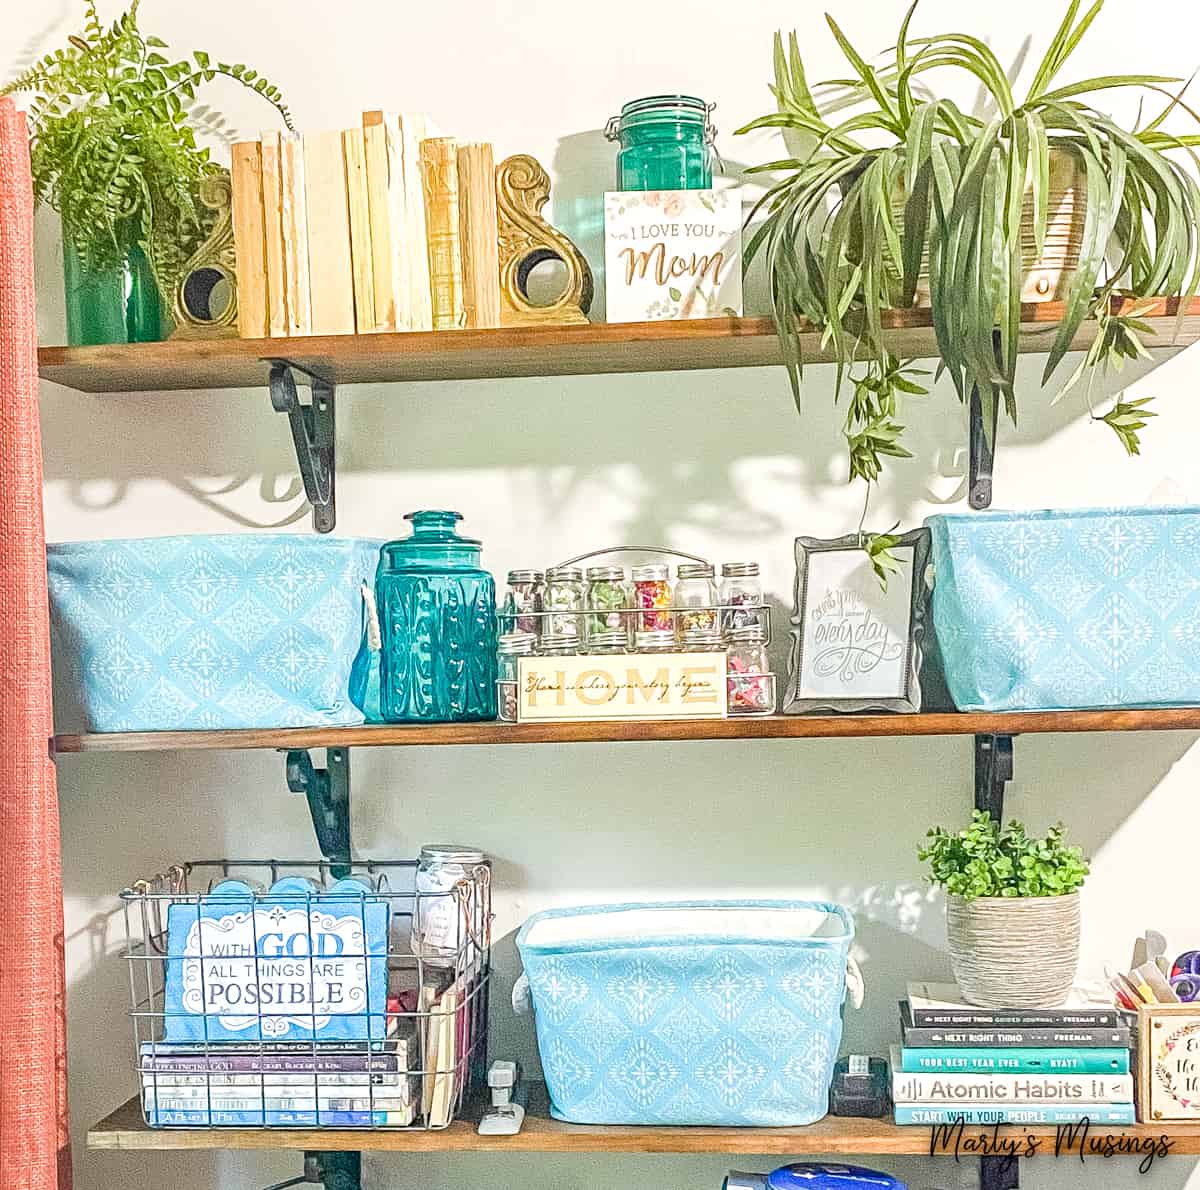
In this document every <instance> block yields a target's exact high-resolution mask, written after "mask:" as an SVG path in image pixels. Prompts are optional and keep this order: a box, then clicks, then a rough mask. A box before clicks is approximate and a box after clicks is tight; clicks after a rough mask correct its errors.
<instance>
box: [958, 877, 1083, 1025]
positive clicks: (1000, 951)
mask: <svg viewBox="0 0 1200 1190" xmlns="http://www.w3.org/2000/svg"><path fill="white" fill-rule="evenodd" d="M946 934H947V937H948V939H949V943H950V965H951V966H952V967H953V969H954V978H955V980H957V982H958V987H959V990H960V991H961V992H962V995H963V998H964V999H965V1000H966V1001H967V1002H968V1003H969V1004H978V1005H980V1006H981V1007H984V1008H1051V1007H1053V1006H1055V1005H1058V1004H1061V1003H1062V1002H1063V1001H1064V1000H1065V999H1066V998H1067V993H1068V992H1069V991H1070V990H1071V985H1072V984H1073V983H1074V982H1075V972H1076V969H1077V967H1078V966H1079V894H1078V893H1077V892H1076V893H1068V894H1067V895H1066V896H1064V897H977V898H976V899H975V900H973V901H965V900H963V899H962V897H953V896H952V897H949V898H948V899H947V901H946Z"/></svg>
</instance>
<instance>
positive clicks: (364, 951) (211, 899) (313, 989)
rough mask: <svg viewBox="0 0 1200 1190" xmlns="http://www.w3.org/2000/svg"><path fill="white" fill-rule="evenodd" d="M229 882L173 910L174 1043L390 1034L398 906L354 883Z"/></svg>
mask: <svg viewBox="0 0 1200 1190" xmlns="http://www.w3.org/2000/svg"><path fill="white" fill-rule="evenodd" d="M296 885H305V886H307V882H306V881H299V880H297V879H296V878H294V877H289V878H288V879H286V880H281V881H278V882H277V883H276V884H275V885H273V886H272V888H271V890H270V892H269V893H267V894H265V895H259V896H255V895H254V893H253V892H252V890H251V889H250V887H249V886H248V885H246V884H244V883H242V882H240V881H233V880H227V881H224V882H223V883H222V884H220V885H218V886H217V887H216V888H215V889H214V890H213V891H212V893H210V894H208V895H207V896H204V897H201V898H200V899H199V901H196V902H189V903H177V904H173V905H171V906H170V907H169V909H168V911H167V979H166V989H165V1015H166V1033H165V1038H164V1040H166V1041H168V1042H190V1041H264V1042H272V1041H307V1040H316V1041H366V1040H381V1039H382V1038H383V1037H384V1035H385V1032H386V1017H385V1012H386V1007H387V953H388V916H389V907H388V904H387V902H386V900H385V899H381V898H379V897H376V896H372V895H371V894H370V893H368V892H366V891H365V890H364V888H363V886H362V885H361V884H360V883H358V882H356V881H351V880H346V881H339V882H338V883H337V884H335V885H333V886H332V888H331V889H330V890H328V891H327V892H317V891H314V890H312V887H311V886H307V887H306V888H305V889H303V890H302V889H300V888H298V887H294V886H296Z"/></svg>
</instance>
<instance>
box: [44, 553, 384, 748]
mask: <svg viewBox="0 0 1200 1190" xmlns="http://www.w3.org/2000/svg"><path fill="white" fill-rule="evenodd" d="M379 546H380V543H379V542H377V541H366V540H352V539H337V538H334V539H330V538H327V537H308V536H300V535H298V534H229V535H224V536H207V537H150V538H142V539H134V540H127V541H94V542H71V543H67V544H63V545H51V546H49V547H48V548H47V561H48V566H49V575H50V613H51V624H52V627H53V629H54V654H53V657H54V663H55V669H56V677H57V678H58V684H59V693H60V696H61V698H62V700H63V705H62V706H60V708H59V709H60V713H62V714H63V715H64V716H66V717H73V716H72V715H71V712H72V711H75V712H76V713H77V715H78V717H79V718H81V719H82V721H83V723H82V725H83V727H84V728H85V729H86V730H88V731H97V732H105V731H217V730H233V729H238V728H272V727H321V726H331V727H332V726H344V725H348V724H354V723H361V722H362V713H361V712H360V711H359V710H358V708H357V707H355V706H354V704H353V703H352V702H351V701H350V697H349V692H348V682H349V676H350V666H351V663H352V662H353V660H354V654H355V650H356V649H357V647H358V642H359V636H360V634H361V631H362V596H361V594H360V591H359V588H360V586H361V584H362V583H363V582H364V581H365V582H373V581H374V576H375V566H376V563H377V561H378V557H379ZM67 704H74V706H69V705H67Z"/></svg>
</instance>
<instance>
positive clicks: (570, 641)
mask: <svg viewBox="0 0 1200 1190" xmlns="http://www.w3.org/2000/svg"><path fill="white" fill-rule="evenodd" d="M578 652H579V637H578V635H577V634H576V633H574V632H543V633H542V639H541V640H540V641H539V642H538V648H537V655H538V656H539V657H574V656H575V655H576V654H577V653H578Z"/></svg>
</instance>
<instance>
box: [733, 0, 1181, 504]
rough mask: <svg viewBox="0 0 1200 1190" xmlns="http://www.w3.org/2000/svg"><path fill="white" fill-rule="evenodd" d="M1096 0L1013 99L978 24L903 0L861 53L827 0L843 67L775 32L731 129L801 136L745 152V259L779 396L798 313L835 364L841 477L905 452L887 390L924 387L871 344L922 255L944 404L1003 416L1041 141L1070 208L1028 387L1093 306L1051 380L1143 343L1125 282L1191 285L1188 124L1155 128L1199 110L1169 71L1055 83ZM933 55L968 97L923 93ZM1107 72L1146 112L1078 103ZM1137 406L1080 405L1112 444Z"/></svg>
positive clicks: (1131, 428)
mask: <svg viewBox="0 0 1200 1190" xmlns="http://www.w3.org/2000/svg"><path fill="white" fill-rule="evenodd" d="M1103 5H1104V0H1095V2H1094V3H1093V4H1092V5H1091V7H1090V8H1088V9H1087V10H1086V11H1085V12H1083V13H1082V14H1081V12H1080V0H1070V3H1069V4H1068V6H1067V10H1066V14H1065V16H1064V17H1063V20H1062V22H1061V24H1060V25H1059V27H1058V30H1057V32H1056V33H1055V35H1054V38H1053V41H1052V42H1051V43H1050V46H1049V48H1048V49H1047V51H1046V53H1045V56H1044V57H1043V58H1042V60H1041V63H1040V65H1038V67H1037V69H1036V72H1035V73H1034V75H1033V78H1032V80H1031V82H1030V84H1029V86H1028V89H1027V90H1026V91H1025V92H1024V94H1023V95H1022V96H1020V97H1018V96H1017V95H1016V94H1015V93H1014V89H1013V86H1012V84H1010V82H1009V79H1008V77H1007V75H1006V73H1005V71H1004V69H1003V67H1002V66H1001V64H1000V62H999V60H998V59H997V58H996V56H995V54H994V53H993V52H992V51H991V50H990V49H989V48H988V46H987V45H985V44H984V42H983V41H981V40H980V39H979V38H977V37H972V36H970V35H968V34H965V33H944V34H941V35H938V36H931V37H914V36H910V32H909V28H910V23H911V22H912V18H913V14H914V11H915V9H916V7H917V3H916V0H914V2H913V4H912V6H911V7H910V8H909V9H908V11H907V13H906V15H905V17H904V21H903V23H902V25H901V27H900V31H899V35H898V37H897V38H896V41H895V44H894V46H892V47H891V48H890V49H889V50H887V51H886V52H885V53H884V54H883V55H882V56H881V57H880V58H879V59H876V60H875V64H874V65H873V64H871V63H869V62H868V60H867V59H866V58H865V57H864V56H863V55H862V54H860V53H859V51H858V50H856V49H855V47H854V46H853V45H851V43H850V41H849V40H848V39H847V38H846V36H845V35H844V34H843V32H842V30H841V29H840V28H839V27H838V24H837V22H836V21H835V20H834V19H833V17H831V16H829V15H826V20H827V21H828V23H829V28H830V30H831V31H832V33H833V36H834V38H835V39H836V41H837V44H838V46H839V48H840V50H841V52H842V54H843V55H844V57H845V59H846V61H847V62H848V63H849V65H850V69H851V77H849V78H846V79H833V80H829V81H828V82H826V83H823V84H816V85H815V86H811V87H810V85H809V82H808V80H807V77H806V74H805V70H804V65H803V62H802V61H801V56H800V53H799V49H798V45H797V41H796V36H795V34H792V35H791V38H790V41H789V45H788V47H787V49H786V51H785V48H784V43H783V38H782V36H781V35H779V34H777V35H776V38H775V62H774V66H775V85H774V86H773V87H772V88H771V89H772V91H773V93H774V95H775V98H776V102H777V107H778V110H777V111H774V112H772V113H770V114H769V115H765V116H763V117H761V118H760V119H758V120H755V121H753V122H752V123H750V124H748V125H747V126H746V127H745V128H743V129H741V130H740V131H741V132H748V131H750V130H751V129H757V128H780V129H783V130H785V135H786V137H787V138H788V139H789V141H791V142H792V143H794V142H795V140H796V139H797V134H798V135H799V138H800V139H803V140H805V141H806V142H807V143H806V145H805V147H804V149H802V150H801V151H800V152H799V153H795V155H793V156H791V157H788V158H787V159H784V160H779V161H771V162H768V163H767V164H765V165H761V166H758V167H756V168H757V170H758V171H760V172H767V173H770V174H772V175H775V180H774V181H773V184H772V185H771V186H770V188H769V189H768V190H767V191H766V193H765V194H764V195H763V197H762V199H761V200H760V202H759V204H758V206H757V207H756V208H755V213H756V214H757V213H759V212H760V211H761V212H762V213H763V215H764V217H763V219H762V222H761V224H760V225H759V226H758V228H757V229H756V230H755V232H754V234H753V235H752V237H751V239H750V241H749V243H748V246H747V250H746V257H747V263H749V261H750V260H752V259H753V258H754V257H755V256H757V255H759V254H760V253H761V254H763V255H764V256H765V259H766V265H767V271H768V276H769V284H770V292H771V301H772V312H773V315H774V320H775V324H776V326H777V328H778V332H779V337H780V340H781V342H782V345H783V348H784V355H785V359H786V361H787V364H788V372H789V376H790V378H791V382H792V389H793V394H794V396H795V399H796V403H797V407H799V406H800V395H801V377H802V369H803V363H804V360H803V353H802V350H801V340H800V326H799V321H798V316H800V315H802V316H804V318H806V319H808V321H809V322H811V323H812V324H814V325H815V326H816V327H817V328H818V329H819V330H820V331H821V332H822V334H823V337H824V345H826V346H830V347H831V348H832V352H833V354H834V356H835V358H836V360H837V365H838V374H837V388H836V392H837V393H838V394H839V396H840V394H841V392H842V390H843V388H844V386H845V383H846V381H847V380H849V381H850V384H851V387H852V388H853V396H852V398H851V400H850V401H849V402H848V411H847V418H846V425H845V436H846V439H847V443H848V446H849V454H850V467H849V473H850V478H851V479H852V480H853V479H855V478H862V479H864V480H866V481H867V483H868V484H870V483H873V482H874V481H875V480H876V479H877V478H878V476H879V473H880V471H881V469H882V467H883V463H884V459H885V458H887V457H889V456H892V457H904V456H907V455H908V453H909V452H908V451H907V450H906V449H905V448H904V446H903V445H902V441H903V431H904V426H903V423H902V420H901V419H902V400H903V398H904V397H905V396H906V395H909V394H919V393H922V392H924V391H925V390H924V389H923V387H922V386H921V385H920V384H919V383H917V382H915V381H914V380H913V379H912V375H913V373H912V370H911V369H910V368H909V366H908V364H907V363H906V362H904V361H898V360H896V359H895V358H894V357H893V356H892V354H891V353H890V352H889V350H888V346H887V339H886V337H885V333H884V325H883V324H884V321H885V320H884V318H883V317H882V314H883V311H885V310H887V309H889V308H893V307H897V306H899V307H904V306H911V305H912V304H913V303H914V298H915V295H916V293H917V286H918V281H919V279H920V278H921V276H922V273H923V271H924V269H925V268H927V269H928V286H929V302H930V305H931V306H932V320H933V326H934V331H935V334H936V337H937V346H938V352H939V354H940V357H941V363H940V367H939V372H941V371H944V372H946V373H948V374H949V376H950V378H951V380H952V381H953V383H954V387H955V389H956V390H957V392H958V396H959V398H960V400H962V401H966V400H967V399H968V397H969V396H970V394H971V391H972V389H977V390H978V391H979V394H980V400H981V403H982V409H983V413H984V419H983V420H984V425H985V427H989V428H990V426H991V425H992V424H994V418H995V411H996V408H997V406H998V404H1001V403H1002V404H1003V407H1004V409H1005V410H1006V412H1007V414H1008V416H1009V417H1010V418H1011V419H1012V420H1013V422H1014V423H1015V422H1016V418H1017V396H1016V391H1015V376H1016V366H1017V352H1018V338H1019V332H1020V319H1021V286H1022V280H1023V278H1024V276H1025V273H1026V271H1027V269H1028V267H1029V265H1030V263H1031V259H1030V258H1029V257H1028V256H1027V254H1025V253H1023V252H1022V235H1021V232H1022V223H1023V220H1027V221H1028V220H1031V221H1032V233H1033V237H1032V238H1033V242H1034V245H1035V247H1036V254H1037V256H1038V257H1040V256H1041V254H1042V251H1043V248H1044V246H1045V242H1046V231H1047V226H1048V223H1049V219H1050V213H1049V210H1048V205H1049V192H1050V173H1051V155H1052V154H1054V153H1065V154H1069V155H1070V156H1071V158H1073V159H1074V161H1075V162H1076V163H1077V164H1078V166H1079V167H1080V169H1081V171H1082V177H1083V179H1084V181H1083V182H1081V188H1083V189H1084V190H1085V193H1084V194H1083V195H1081V197H1082V198H1084V199H1086V213H1085V216H1084V220H1083V227H1082V243H1081V246H1080V251H1079V263H1078V268H1077V270H1076V271H1075V273H1074V275H1073V277H1072V278H1071V279H1070V282H1069V286H1068V289H1067V293H1066V298H1065V301H1064V303H1063V312H1062V318H1061V321H1060V322H1059V324H1058V326H1057V333H1056V335H1055V337H1054V341H1053V345H1052V347H1051V349H1050V353H1049V358H1048V360H1047V362H1046V369H1045V374H1044V376H1043V379H1042V383H1043V387H1045V385H1046V384H1047V383H1048V382H1049V380H1050V377H1051V375H1052V373H1054V371H1055V370H1056V369H1057V368H1058V366H1059V364H1060V363H1061V362H1062V359H1063V356H1064V355H1065V354H1066V352H1067V350H1068V348H1069V346H1070V344H1071V341H1072V339H1073V337H1074V336H1075V334H1076V332H1077V331H1078V330H1079V328H1080V325H1081V323H1083V321H1084V320H1085V319H1087V318H1092V317H1099V318H1100V319H1101V322H1102V326H1101V330H1102V334H1101V335H1100V337H1099V338H1098V340H1097V346H1096V347H1095V348H1094V349H1093V350H1092V351H1091V352H1089V354H1088V356H1087V357H1086V358H1085V360H1084V362H1083V364H1082V365H1081V367H1080V369H1078V370H1077V371H1076V373H1075V375H1074V376H1072V377H1071V379H1070V380H1069V381H1068V382H1067V384H1066V385H1065V386H1063V387H1064V389H1068V388H1071V387H1073V386H1074V385H1075V383H1076V382H1077V381H1079V380H1080V379H1081V378H1082V377H1083V375H1084V373H1086V372H1089V371H1090V372H1093V373H1094V372H1095V370H1096V369H1106V368H1109V367H1114V368H1115V367H1119V366H1120V364H1121V363H1123V361H1124V359H1126V358H1129V357H1132V356H1136V355H1138V354H1141V353H1142V352H1143V348H1142V347H1141V343H1140V340H1139V337H1138V335H1139V332H1143V333H1144V332H1145V331H1146V330H1147V329H1149V328H1148V327H1147V326H1146V324H1145V323H1143V322H1141V321H1139V319H1140V316H1141V315H1142V314H1144V312H1145V308H1146V306H1145V304H1144V303H1142V302H1141V299H1145V298H1147V297H1162V296H1168V297H1174V296H1179V297H1190V296H1192V295H1193V294H1195V293H1196V291H1197V288H1198V287H1200V245H1198V238H1200V189H1198V188H1197V185H1196V183H1195V181H1194V180H1193V178H1192V175H1191V174H1190V173H1189V172H1188V169H1187V165H1188V164H1189V162H1188V160H1187V158H1188V156H1189V155H1191V154H1192V150H1193V147H1194V146H1196V145H1197V144H1200V136H1197V135H1194V134H1192V135H1172V134H1171V133H1169V132H1167V131H1165V130H1164V127H1163V125H1164V122H1165V121H1166V119H1167V117H1168V116H1170V115H1171V114H1172V113H1174V112H1177V111H1181V112H1186V113H1187V114H1188V115H1190V116H1191V117H1192V118H1193V119H1200V118H1198V117H1196V114H1195V113H1194V112H1193V111H1192V109H1191V108H1189V107H1188V106H1187V104H1186V103H1185V102H1184V91H1186V86H1184V87H1182V88H1179V89H1175V87H1176V84H1178V83H1179V82H1180V80H1179V79H1175V78H1168V77H1163V76H1159V75H1151V74H1128V75H1105V76H1101V77H1095V78H1085V79H1082V80H1079V81H1077V82H1070V83H1066V84H1062V83H1060V82H1059V81H1058V80H1059V76H1060V74H1061V72H1062V71H1063V68H1064V67H1065V66H1066V64H1067V62H1068V60H1069V59H1070V57H1071V55H1072V53H1073V52H1074V51H1075V49H1076V48H1077V47H1078V45H1079V43H1080V41H1081V40H1082V39H1083V37H1084V35H1085V34H1086V33H1087V31H1088V29H1089V28H1090V27H1091V25H1092V23H1093V22H1094V21H1095V19H1096V17H1097V16H1098V15H1099V14H1100V11H1101V9H1102V8H1103ZM933 71H943V72H949V73H950V74H954V73H958V74H961V75H965V76H969V80H968V81H970V82H971V83H972V84H973V85H982V87H983V93H984V96H985V98H986V101H987V103H986V107H985V111H984V114H983V115H973V114H968V113H967V112H965V111H963V110H962V109H961V108H960V107H958V106H957V105H956V104H955V103H954V101H953V100H951V99H948V98H939V97H937V96H936V95H933V94H931V93H930V92H929V91H928V90H927V89H926V82H927V76H928V75H929V74H930V72H933ZM830 87H834V88H837V91H838V99H837V102H829V101H825V102H822V101H819V100H818V99H817V98H816V97H815V96H817V95H822V94H827V93H828V88H830ZM1118 88H1134V89H1136V90H1137V91H1139V92H1140V93H1141V95H1142V97H1143V99H1145V98H1147V97H1148V98H1149V99H1150V100H1152V101H1153V102H1154V107H1155V110H1156V114H1154V115H1153V117H1152V118H1149V119H1148V120H1147V121H1146V122H1145V123H1143V122H1142V116H1141V112H1140V111H1139V116H1138V122H1137V124H1136V125H1135V127H1133V128H1132V129H1127V128H1124V127H1122V126H1121V125H1119V124H1118V123H1117V122H1115V121H1114V120H1113V119H1112V118H1110V116H1108V115H1106V114H1104V113H1103V112H1102V111H1100V110H1098V109H1097V108H1096V107H1094V106H1093V99H1094V97H1095V96H1097V95H1099V94H1101V93H1103V92H1109V91H1113V90H1115V89H1118ZM1159 97H1161V99H1160V98H1159ZM847 99H849V100H850V103H849V105H848V104H847ZM835 112H836V113H837V115H835V114H834V113H835ZM843 113H849V114H843ZM1178 151H1182V154H1180V153H1179V152H1178ZM793 152H795V150H793ZM1181 155H1182V157H1183V160H1180V159H1179V158H1180V156H1181ZM1027 195H1028V198H1027ZM753 217H754V216H752V218H753ZM1122 299H1133V300H1132V302H1131V301H1128V300H1126V301H1122ZM1087 388H1088V389H1090V385H1089V386H1087ZM1060 395H1061V393H1060ZM1089 400H1090V395H1089ZM1143 405H1144V401H1141V402H1131V403H1129V404H1126V403H1124V402H1120V401H1119V402H1118V404H1117V406H1116V407H1115V408H1114V409H1112V410H1111V411H1110V412H1109V413H1108V414H1107V415H1105V416H1104V417H1102V418H1101V417H1098V418H1097V420H1099V421H1103V422H1105V423H1106V424H1108V425H1109V426H1110V427H1111V428H1112V429H1113V430H1115V431H1116V432H1117V435H1118V437H1119V438H1120V440H1121V442H1122V443H1123V444H1124V446H1125V448H1126V450H1128V451H1129V452H1130V453H1136V452H1137V449H1138V436H1137V431H1138V430H1139V429H1141V428H1142V427H1143V426H1144V425H1145V419H1146V418H1147V417H1151V416H1153V414H1152V413H1150V411H1148V410H1146V409H1144V408H1142V406H1143ZM1093 417H1096V414H1095V413H1094V412H1093ZM868 491H869V489H868Z"/></svg>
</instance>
